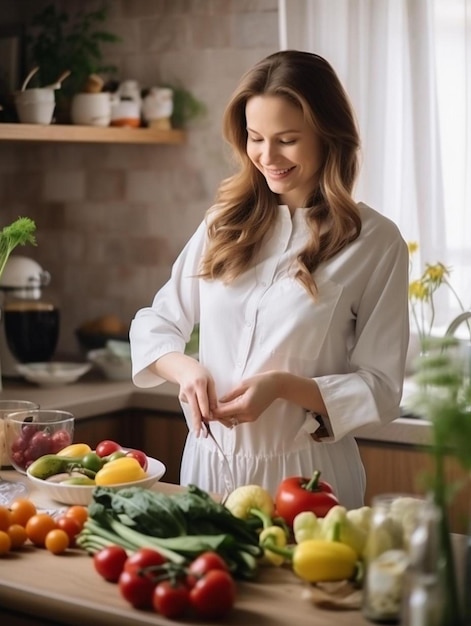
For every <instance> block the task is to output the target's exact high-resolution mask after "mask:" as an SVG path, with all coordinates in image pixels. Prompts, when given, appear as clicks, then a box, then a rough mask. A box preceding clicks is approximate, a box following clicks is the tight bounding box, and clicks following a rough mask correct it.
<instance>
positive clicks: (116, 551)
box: [93, 546, 128, 583]
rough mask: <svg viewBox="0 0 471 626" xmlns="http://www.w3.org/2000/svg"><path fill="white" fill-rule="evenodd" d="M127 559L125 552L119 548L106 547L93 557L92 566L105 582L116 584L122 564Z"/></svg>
mask: <svg viewBox="0 0 471 626" xmlns="http://www.w3.org/2000/svg"><path fill="white" fill-rule="evenodd" d="M127 558H128V555H127V552H126V550H125V549H124V548H123V547H121V546H107V547H106V548H103V549H102V550H99V551H98V552H95V554H94V555H93V565H94V566H95V569H96V571H97V572H98V573H99V574H100V576H102V577H103V578H104V579H105V580H108V581H109V582H112V583H116V582H118V580H119V577H120V575H121V572H122V571H123V568H124V564H125V562H126V559H127Z"/></svg>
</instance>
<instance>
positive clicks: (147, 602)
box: [118, 570, 155, 609]
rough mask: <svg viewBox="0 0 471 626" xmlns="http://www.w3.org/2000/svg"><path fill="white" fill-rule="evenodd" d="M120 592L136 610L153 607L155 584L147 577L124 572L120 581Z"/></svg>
mask: <svg viewBox="0 0 471 626" xmlns="http://www.w3.org/2000/svg"><path fill="white" fill-rule="evenodd" d="M118 586H119V591H120V593H121V595H122V596H123V598H124V599H125V600H127V601H128V602H129V603H130V604H132V606H133V607H134V608H135V609H145V608H151V607H152V596H153V593H154V588H155V583H154V581H153V580H151V579H150V578H147V576H140V575H139V574H138V573H137V572H127V571H126V570H123V571H122V572H121V574H120V576H119V579H118Z"/></svg>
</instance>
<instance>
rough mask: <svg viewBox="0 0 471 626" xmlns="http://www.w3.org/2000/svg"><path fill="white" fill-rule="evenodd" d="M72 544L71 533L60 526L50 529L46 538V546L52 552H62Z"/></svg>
mask: <svg viewBox="0 0 471 626" xmlns="http://www.w3.org/2000/svg"><path fill="white" fill-rule="evenodd" d="M69 545H70V540H69V535H68V534H67V533H66V532H65V530H62V529H60V528H54V529H53V530H50V531H49V532H48V533H47V535H46V538H45V539H44V546H45V547H46V549H47V550H49V552H52V554H62V553H63V552H65V551H66V550H67V548H68V547H69Z"/></svg>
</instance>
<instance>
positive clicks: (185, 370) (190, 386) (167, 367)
mask: <svg viewBox="0 0 471 626" xmlns="http://www.w3.org/2000/svg"><path fill="white" fill-rule="evenodd" d="M153 370H154V371H155V373H156V374H157V375H159V376H161V377H162V378H166V379H167V380H169V381H171V382H174V383H177V384H178V385H179V386H180V392H179V394H178V399H179V400H180V401H181V402H186V403H187V404H188V405H189V407H190V410H191V417H192V425H193V430H194V431H195V433H196V436H197V437H199V436H200V434H201V431H202V424H203V422H207V421H209V420H211V419H213V415H212V413H213V411H214V409H215V408H216V406H217V396H216V385H215V384H214V379H213V377H212V376H211V373H210V372H209V371H208V370H207V369H206V368H205V367H204V366H203V365H201V363H200V362H199V361H197V360H196V359H194V358H193V357H190V356H187V355H186V354H180V353H178V352H170V353H168V354H166V355H164V356H163V357H161V358H160V359H159V360H158V361H157V362H156V363H154V364H153ZM204 432H206V431H204Z"/></svg>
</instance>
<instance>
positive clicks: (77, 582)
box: [0, 471, 368, 626]
mask: <svg viewBox="0 0 471 626" xmlns="http://www.w3.org/2000/svg"><path fill="white" fill-rule="evenodd" d="M0 476H2V477H4V478H9V479H15V480H16V479H18V480H25V478H24V477H23V476H20V475H19V474H17V473H16V472H13V471H4V472H0ZM155 489H156V490H159V491H163V492H165V493H171V492H172V491H175V490H176V489H180V487H177V486H175V485H169V484H166V483H158V484H157V485H156V486H155ZM29 497H30V498H31V499H32V500H33V501H35V502H36V504H37V505H38V506H44V507H49V506H51V505H52V506H55V507H57V506H58V505H57V504H54V503H51V502H48V501H47V500H45V499H44V497H43V496H41V494H40V493H39V492H38V491H37V490H36V488H35V487H34V486H32V487H31V490H30V493H29ZM59 506H60V505H59ZM304 591H305V585H304V584H303V583H302V582H301V581H300V580H298V579H297V578H296V577H295V576H294V574H293V573H292V572H291V571H290V570H288V569H281V568H271V567H261V568H260V575H259V577H258V579H257V581H256V582H250V583H246V582H239V583H238V596H237V601H236V606H235V608H234V610H233V611H232V612H231V614H230V615H228V616H227V618H224V622H223V623H224V624H228V625H231V624H247V625H249V626H250V625H255V624H257V626H286V624H289V623H295V624H296V625H297V626H333V625H335V626H343V625H345V626H364V625H366V624H368V622H366V621H365V620H364V619H363V617H362V615H361V612H360V611H359V610H356V611H352V610H347V611H329V610H326V609H320V608H317V607H315V606H314V605H312V604H311V602H310V601H309V600H307V599H305V598H304V597H303V592H304ZM0 606H1V607H2V608H3V609H4V610H7V611H13V612H18V613H21V614H24V618H23V620H22V621H21V622H20V621H15V622H12V621H10V614H8V617H5V620H4V621H5V623H9V624H11V623H15V624H20V623H21V624H25V625H26V624H30V625H31V626H32V625H33V624H34V625H35V626H38V625H39V624H41V625H43V624H45V623H47V620H51V621H53V622H54V624H55V625H56V626H57V624H58V623H59V624H67V625H77V626H83V624H84V623H90V624H93V625H94V626H95V625H96V626H101V625H103V626H109V625H110V624H113V626H128V625H129V624H136V625H139V624H154V626H155V625H162V626H163V625H165V626H169V624H171V622H170V621H168V620H166V619H165V618H162V617H160V616H159V615H157V614H156V613H154V612H152V611H138V610H135V609H133V608H132V607H131V606H130V605H128V604H127V602H126V601H125V600H124V599H122V598H121V596H120V594H119V591H118V589H117V587H116V585H114V584H112V583H108V582H106V581H104V580H103V579H101V578H100V577H99V576H98V574H97V573H96V572H95V570H94V568H93V563H92V561H91V558H90V557H89V556H88V555H86V554H85V553H84V552H81V551H80V550H71V551H69V553H67V554H64V555H61V556H54V555H52V554H50V553H49V552H47V551H46V550H44V549H39V548H34V547H27V548H26V547H25V548H24V549H22V550H20V551H15V552H11V553H9V554H8V555H7V556H6V557H1V558H0ZM28 616H30V617H28ZM175 623H176V622H175ZM182 623H184V624H195V625H197V626H202V622H201V621H200V622H196V621H195V622H193V621H191V620H189V619H185V620H184V622H182Z"/></svg>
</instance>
